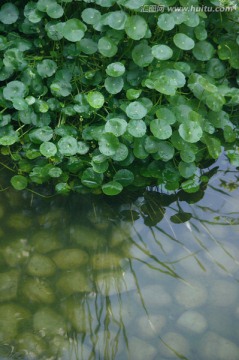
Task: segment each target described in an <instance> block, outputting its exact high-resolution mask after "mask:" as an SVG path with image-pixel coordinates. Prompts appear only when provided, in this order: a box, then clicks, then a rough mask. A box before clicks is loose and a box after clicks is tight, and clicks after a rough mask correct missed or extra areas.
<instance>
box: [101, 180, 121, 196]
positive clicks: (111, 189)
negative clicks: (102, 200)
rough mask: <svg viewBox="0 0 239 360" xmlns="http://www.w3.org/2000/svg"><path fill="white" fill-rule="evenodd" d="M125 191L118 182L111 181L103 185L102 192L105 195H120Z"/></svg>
mask: <svg viewBox="0 0 239 360" xmlns="http://www.w3.org/2000/svg"><path fill="white" fill-rule="evenodd" d="M122 190H123V186H122V185H121V184H120V183H119V182H117V181H109V182H108V183H106V184H104V185H102V191H103V193H104V194H105V195H110V196H113V195H118V194H119V193H121V191H122Z"/></svg>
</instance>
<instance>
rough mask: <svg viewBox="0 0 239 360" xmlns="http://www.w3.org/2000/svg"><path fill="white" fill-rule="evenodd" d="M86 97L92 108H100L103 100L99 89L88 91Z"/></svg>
mask: <svg viewBox="0 0 239 360" xmlns="http://www.w3.org/2000/svg"><path fill="white" fill-rule="evenodd" d="M86 99H87V101H88V103H89V104H90V106H91V107H93V108H94V109H100V108H101V107H102V106H103V105H104V102H105V98H104V95H102V94H101V93H100V92H99V91H90V92H89V93H88V94H87V96H86Z"/></svg>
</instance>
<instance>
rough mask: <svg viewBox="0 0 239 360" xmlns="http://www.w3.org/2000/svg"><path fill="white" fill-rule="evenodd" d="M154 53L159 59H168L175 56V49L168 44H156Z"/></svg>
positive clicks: (153, 48) (153, 49)
mask: <svg viewBox="0 0 239 360" xmlns="http://www.w3.org/2000/svg"><path fill="white" fill-rule="evenodd" d="M152 54H153V56H154V57H155V59H157V60H168V59H170V58H171V57H172V56H173V50H172V49H171V48H170V47H169V46H167V45H154V46H153V47H152Z"/></svg>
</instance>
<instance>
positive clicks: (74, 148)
mask: <svg viewBox="0 0 239 360" xmlns="http://www.w3.org/2000/svg"><path fill="white" fill-rule="evenodd" d="M57 146H58V149H59V152H60V153H61V154H62V155H64V156H72V155H75V154H76V153H77V152H78V144H77V141H76V139H75V138H74V137H73V136H64V137H63V138H61V139H60V140H59V141H58V143H57Z"/></svg>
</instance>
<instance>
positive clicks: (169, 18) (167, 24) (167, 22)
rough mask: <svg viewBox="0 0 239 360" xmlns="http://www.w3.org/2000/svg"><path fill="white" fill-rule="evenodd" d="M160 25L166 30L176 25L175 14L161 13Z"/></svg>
mask: <svg viewBox="0 0 239 360" xmlns="http://www.w3.org/2000/svg"><path fill="white" fill-rule="evenodd" d="M157 24H158V27H160V29H162V30H164V31H170V30H172V29H173V28H174V26H175V21H174V16H173V14H161V15H159V17H158V23H157Z"/></svg>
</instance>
